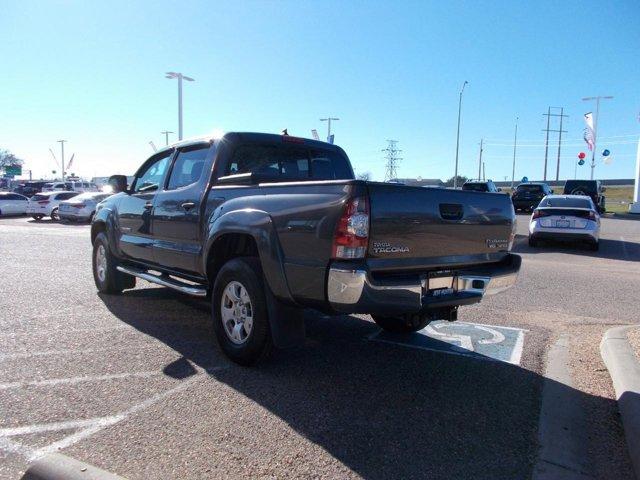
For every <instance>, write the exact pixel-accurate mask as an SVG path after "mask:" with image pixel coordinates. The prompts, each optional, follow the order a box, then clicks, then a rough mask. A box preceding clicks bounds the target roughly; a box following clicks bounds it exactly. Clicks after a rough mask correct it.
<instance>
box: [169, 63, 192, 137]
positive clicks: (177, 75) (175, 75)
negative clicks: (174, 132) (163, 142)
mask: <svg viewBox="0 0 640 480" xmlns="http://www.w3.org/2000/svg"><path fill="white" fill-rule="evenodd" d="M165 78H177V79H178V140H182V80H186V81H187V82H193V81H195V80H194V79H193V78H191V77H187V76H186V75H183V74H182V73H179V72H167V73H166V75H165Z"/></svg>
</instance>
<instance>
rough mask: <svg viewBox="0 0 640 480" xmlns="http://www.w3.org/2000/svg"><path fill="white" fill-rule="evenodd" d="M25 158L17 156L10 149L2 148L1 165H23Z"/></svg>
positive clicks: (0, 151) (0, 152)
mask: <svg viewBox="0 0 640 480" xmlns="http://www.w3.org/2000/svg"><path fill="white" fill-rule="evenodd" d="M22 164H24V160H21V159H19V158H17V157H16V156H15V155H14V154H13V153H11V152H10V151H9V150H4V149H2V148H0V167H8V166H9V165H22Z"/></svg>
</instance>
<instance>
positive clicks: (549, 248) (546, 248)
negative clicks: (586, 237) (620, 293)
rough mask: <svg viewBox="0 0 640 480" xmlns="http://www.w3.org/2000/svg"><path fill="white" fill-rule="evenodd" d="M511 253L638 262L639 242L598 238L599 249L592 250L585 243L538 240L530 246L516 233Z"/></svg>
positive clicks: (524, 237) (639, 254) (639, 256)
mask: <svg viewBox="0 0 640 480" xmlns="http://www.w3.org/2000/svg"><path fill="white" fill-rule="evenodd" d="M512 252H513V253H548V252H556V253H571V254H575V255H580V256H583V257H596V258H606V259H609V260H624V261H627V262H640V244H638V243H635V242H627V241H622V240H611V239H608V238H600V249H599V250H598V251H597V252H594V251H592V250H590V249H589V247H588V245H587V244H581V243H568V242H552V241H549V240H543V241H539V244H538V246H537V247H530V246H529V244H528V237H527V236H526V235H520V234H518V235H516V239H515V242H514V244H513V249H512Z"/></svg>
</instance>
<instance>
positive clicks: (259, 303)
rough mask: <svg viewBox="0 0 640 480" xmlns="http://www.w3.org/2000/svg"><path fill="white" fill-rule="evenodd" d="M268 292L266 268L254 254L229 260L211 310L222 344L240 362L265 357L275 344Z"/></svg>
mask: <svg viewBox="0 0 640 480" xmlns="http://www.w3.org/2000/svg"><path fill="white" fill-rule="evenodd" d="M264 291H265V286H264V281H263V277H262V268H261V267H260V262H259V260H258V259H257V258H253V257H240V258H234V259H232V260H229V261H228V262H227V263H225V264H224V266H223V267H222V268H221V269H220V272H219V273H218V275H217V277H216V280H215V284H214V286H213V292H212V295H211V312H212V317H213V326H214V330H215V332H216V337H217V339H218V343H219V344H220V348H222V350H223V351H224V353H225V354H226V355H227V356H228V357H229V358H230V359H231V360H233V361H234V362H236V363H238V364H240V365H245V366H248V365H253V364H255V363H257V362H258V361H260V360H262V359H264V358H265V357H267V356H268V354H269V353H270V351H271V348H272V345H273V342H272V338H271V328H270V324H269V314H268V310H267V301H266V298H265V294H264Z"/></svg>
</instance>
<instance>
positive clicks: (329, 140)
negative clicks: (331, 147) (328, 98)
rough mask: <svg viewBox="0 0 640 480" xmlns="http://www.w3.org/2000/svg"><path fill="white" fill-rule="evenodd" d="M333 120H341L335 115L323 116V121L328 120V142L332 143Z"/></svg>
mask: <svg viewBox="0 0 640 480" xmlns="http://www.w3.org/2000/svg"><path fill="white" fill-rule="evenodd" d="M331 120H340V119H339V118H335V117H327V118H321V119H320V121H321V122H327V143H331Z"/></svg>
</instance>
